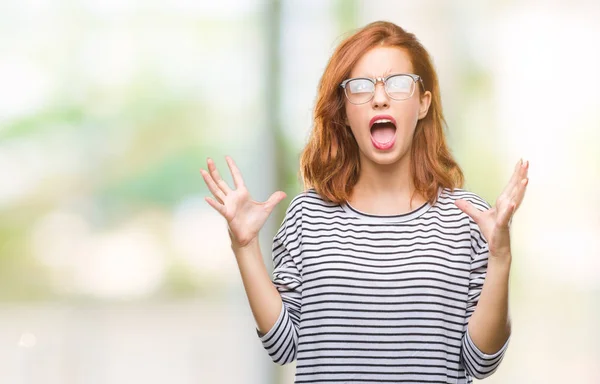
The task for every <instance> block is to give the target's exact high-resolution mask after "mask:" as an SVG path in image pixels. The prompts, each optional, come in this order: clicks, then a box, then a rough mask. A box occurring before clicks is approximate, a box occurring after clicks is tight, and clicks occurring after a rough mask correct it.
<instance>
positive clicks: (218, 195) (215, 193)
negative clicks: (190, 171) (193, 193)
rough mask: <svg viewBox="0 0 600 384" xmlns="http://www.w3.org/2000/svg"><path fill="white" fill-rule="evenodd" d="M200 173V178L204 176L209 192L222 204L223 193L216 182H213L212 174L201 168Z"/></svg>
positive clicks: (223, 199)
mask: <svg viewBox="0 0 600 384" xmlns="http://www.w3.org/2000/svg"><path fill="white" fill-rule="evenodd" d="M200 173H201V174H202V178H204V182H205V183H206V186H207V187H208V189H209V190H210V192H211V193H212V194H213V196H214V197H216V198H217V200H218V201H219V203H221V204H223V202H224V201H225V194H224V193H223V191H221V190H220V189H219V187H218V186H217V184H215V181H214V180H213V178H212V176H211V175H210V174H209V173H208V172H206V171H205V170H204V169H201V170H200Z"/></svg>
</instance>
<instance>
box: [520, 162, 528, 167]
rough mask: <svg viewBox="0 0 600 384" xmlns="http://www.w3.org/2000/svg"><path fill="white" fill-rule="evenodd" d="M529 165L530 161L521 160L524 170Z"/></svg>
mask: <svg viewBox="0 0 600 384" xmlns="http://www.w3.org/2000/svg"><path fill="white" fill-rule="evenodd" d="M528 163H529V161H523V160H521V166H522V167H523V168H527V164H528Z"/></svg>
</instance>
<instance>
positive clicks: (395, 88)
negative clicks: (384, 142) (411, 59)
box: [340, 73, 425, 104]
mask: <svg viewBox="0 0 600 384" xmlns="http://www.w3.org/2000/svg"><path fill="white" fill-rule="evenodd" d="M380 81H381V82H382V83H383V85H384V89H385V93H386V94H387V95H388V96H389V97H390V98H392V99H394V100H406V99H409V98H411V97H412V95H413V93H414V92H415V88H416V87H415V84H416V83H417V81H418V82H419V83H421V87H423V89H425V88H424V85H423V80H422V79H421V76H419V75H413V74H406V73H400V74H394V75H389V76H386V77H385V78H384V77H376V78H374V79H372V78H369V77H355V78H352V79H347V80H344V81H342V83H341V84H340V87H342V88H344V93H345V94H346V97H347V98H348V101H349V102H350V103H352V104H364V103H367V102H369V101H371V99H373V97H374V96H375V86H376V85H377V83H378V82H380Z"/></svg>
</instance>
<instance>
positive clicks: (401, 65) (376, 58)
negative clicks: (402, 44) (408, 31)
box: [350, 47, 413, 78]
mask: <svg viewBox="0 0 600 384" xmlns="http://www.w3.org/2000/svg"><path fill="white" fill-rule="evenodd" d="M412 72H413V68H412V63H411V61H410V56H409V55H408V52H407V51H406V50H405V49H403V48H398V47H375V48H372V49H370V50H369V51H367V52H366V53H365V54H364V55H362V56H361V58H360V59H358V61H357V62H356V64H355V65H354V67H353V68H352V71H351V72H350V77H371V78H374V77H380V76H381V77H385V76H387V75H389V74H391V73H412Z"/></svg>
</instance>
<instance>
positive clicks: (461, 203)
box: [454, 199, 483, 224]
mask: <svg viewBox="0 0 600 384" xmlns="http://www.w3.org/2000/svg"><path fill="white" fill-rule="evenodd" d="M454 204H456V206H457V207H458V208H459V209H460V210H461V211H463V212H464V213H466V214H467V215H469V216H470V217H471V218H472V219H473V221H475V222H476V223H477V224H479V219H480V218H481V215H482V214H483V212H482V211H480V210H479V209H477V208H476V207H475V206H474V205H473V204H471V203H470V202H468V201H466V200H462V199H459V200H456V201H455V202H454Z"/></svg>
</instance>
